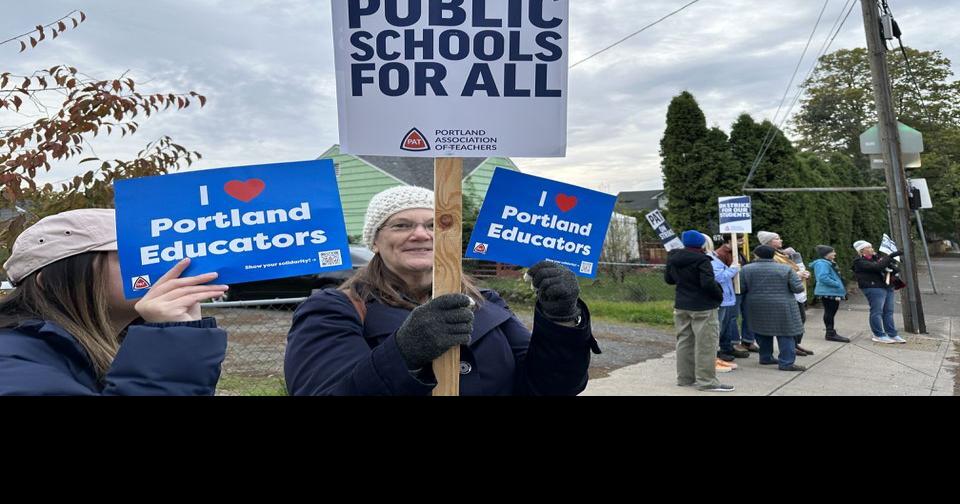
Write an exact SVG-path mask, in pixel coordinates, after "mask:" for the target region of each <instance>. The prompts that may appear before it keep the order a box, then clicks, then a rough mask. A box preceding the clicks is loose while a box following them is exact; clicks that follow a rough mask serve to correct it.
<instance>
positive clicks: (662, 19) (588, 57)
mask: <svg viewBox="0 0 960 504" xmlns="http://www.w3.org/2000/svg"><path fill="white" fill-rule="evenodd" d="M699 1H700V0H693V1H692V2H690V3H688V4H686V5H684V6H683V7H680V8H679V9H677V10H675V11H673V12H671V13H670V14H667V15H666V16H663V17H662V18H660V19H658V20H656V21H654V22H652V23H650V24H648V25H647V26H644V27H643V28H640V29H639V30H637V31H635V32H633V33H631V34H630V35H627V36H626V37H623V38H622V39H620V40H618V41H616V42H614V43H613V44H610V45H608V46H607V47H604V48H603V49H600V50H599V51H597V52H595V53H593V54H591V55H590V56H587V57H586V58H583V59H582V60H580V61H578V62H576V63H574V64H572V65H570V68H571V69H572V68H573V67H575V66H577V65H579V64H580V63H583V62H585V61H587V60H589V59H590V58H593V57H594V56H597V55H599V54H601V53H604V52H606V51H608V50H610V49H613V48H614V47H616V46H618V45H620V44H622V43H624V42H626V41H627V40H628V39H630V38H632V37H634V36H636V35H639V34H641V33H643V32H644V31H646V30H647V29H649V28H653V27H654V26H656V25H658V24H660V23H661V22H663V21H665V20H667V19H668V18H670V17H672V16H674V15H676V14H679V13H680V12H681V11H682V10H684V9H686V8H687V7H690V6H691V5H693V4H695V3H697V2H699ZM828 1H829V0H828Z"/></svg>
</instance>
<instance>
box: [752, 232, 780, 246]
mask: <svg viewBox="0 0 960 504" xmlns="http://www.w3.org/2000/svg"><path fill="white" fill-rule="evenodd" d="M777 238H780V235H778V234H777V233H771V232H770V231H760V232H759V233H757V239H758V240H760V245H770V242H772V241H773V240H776V239H777Z"/></svg>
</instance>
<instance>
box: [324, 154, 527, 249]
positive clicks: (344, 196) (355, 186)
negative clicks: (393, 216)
mask: <svg viewBox="0 0 960 504" xmlns="http://www.w3.org/2000/svg"><path fill="white" fill-rule="evenodd" d="M320 159H331V160H333V163H334V166H335V167H336V170H337V186H338V188H339V190H340V202H341V204H342V205H343V215H344V220H345V222H346V225H347V234H348V235H350V236H356V235H360V234H362V233H363V218H364V215H365V214H366V211H367V206H368V205H369V204H370V200H371V199H372V198H373V196H374V195H376V194H377V193H379V192H380V191H384V190H386V189H389V188H391V187H396V186H399V185H403V184H404V182H402V181H401V180H399V179H397V178H395V177H393V176H392V175H389V174H387V173H386V172H384V171H382V170H380V169H378V168H376V167H373V166H371V165H370V164H369V163H367V162H365V161H363V160H361V159H359V158H357V157H355V156H351V155H349V154H342V153H340V147H339V146H338V145H334V146H333V147H331V148H330V149H329V150H327V151H326V152H324V153H323V154H322V155H321V156H320ZM498 166H500V167H504V168H508V169H511V170H517V171H519V170H518V169H517V167H516V165H514V164H513V162H512V161H510V160H509V159H507V158H500V157H494V158H489V159H487V160H486V161H484V162H483V164H481V165H480V166H478V167H477V168H475V169H474V170H473V171H472V172H470V173H469V174H468V175H467V176H466V178H464V180H463V195H464V197H465V198H470V199H471V200H472V201H473V202H474V204H475V206H476V207H477V208H479V207H480V205H481V204H482V202H483V198H484V197H485V196H486V194H487V189H488V188H489V187H490V180H491V178H492V177H493V172H494V171H495V170H496V168H497V167H498Z"/></svg>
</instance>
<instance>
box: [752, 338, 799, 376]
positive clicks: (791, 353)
mask: <svg viewBox="0 0 960 504" xmlns="http://www.w3.org/2000/svg"><path fill="white" fill-rule="evenodd" d="M756 336H757V344H758V345H760V363H761V364H766V363H769V362H773V336H764V335H762V334H757V335H756ZM777 346H779V347H780V355H779V356H778V358H777V360H779V361H780V364H779V366H778V367H779V368H780V369H783V368H786V367H790V366H791V365H793V363H794V362H796V361H797V346H796V341H795V339H794V337H793V336H777Z"/></svg>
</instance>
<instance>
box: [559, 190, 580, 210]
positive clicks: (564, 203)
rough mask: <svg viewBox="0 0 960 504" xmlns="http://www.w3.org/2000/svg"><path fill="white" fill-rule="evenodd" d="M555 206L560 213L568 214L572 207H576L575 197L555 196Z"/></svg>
mask: <svg viewBox="0 0 960 504" xmlns="http://www.w3.org/2000/svg"><path fill="white" fill-rule="evenodd" d="M556 201H557V206H558V207H560V210H561V211H562V212H569V211H570V210H573V207H575V206H577V197H576V196H567V195H566V194H558V195H557V199H556Z"/></svg>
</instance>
